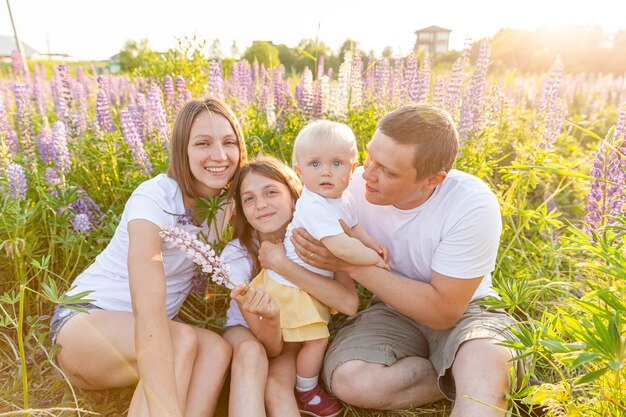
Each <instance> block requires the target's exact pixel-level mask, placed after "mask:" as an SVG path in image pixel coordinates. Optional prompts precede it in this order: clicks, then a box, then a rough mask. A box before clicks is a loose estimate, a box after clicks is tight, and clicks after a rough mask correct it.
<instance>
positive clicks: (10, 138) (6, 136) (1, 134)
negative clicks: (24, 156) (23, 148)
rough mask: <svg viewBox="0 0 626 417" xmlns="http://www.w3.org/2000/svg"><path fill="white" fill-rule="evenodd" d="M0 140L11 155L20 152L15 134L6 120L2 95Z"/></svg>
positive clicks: (0, 103) (0, 99) (0, 100)
mask: <svg viewBox="0 0 626 417" xmlns="http://www.w3.org/2000/svg"><path fill="white" fill-rule="evenodd" d="M0 140H1V141H4V142H5V143H6V145H7V147H8V148H9V150H10V151H11V153H12V154H14V155H15V154H17V153H19V151H20V142H19V140H18V138H17V134H16V133H15V131H14V130H13V129H12V128H11V125H10V124H9V120H8V119H7V112H6V109H5V107H4V100H3V99H2V94H0Z"/></svg>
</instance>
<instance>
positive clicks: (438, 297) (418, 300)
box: [347, 266, 482, 330]
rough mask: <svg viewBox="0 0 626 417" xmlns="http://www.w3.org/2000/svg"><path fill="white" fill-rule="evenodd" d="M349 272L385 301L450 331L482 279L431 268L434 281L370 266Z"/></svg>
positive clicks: (435, 328) (416, 318)
mask: <svg viewBox="0 0 626 417" xmlns="http://www.w3.org/2000/svg"><path fill="white" fill-rule="evenodd" d="M347 272H348V274H349V275H350V277H351V278H352V279H354V280H355V281H357V282H358V283H360V284H361V285H363V286H364V287H365V288H367V289H368V290H369V291H371V292H372V293H373V294H374V295H376V296H378V297H379V298H380V299H381V300H382V301H384V302H385V304H387V305H388V306H390V307H392V308H393V309H395V310H397V311H398V312H400V313H402V314H404V315H406V316H407V317H409V318H411V319H413V320H415V321H416V322H418V323H421V324H424V325H426V326H428V327H430V328H432V329H434V330H447V329H449V328H451V327H452V326H454V325H455V324H456V323H457V322H458V321H459V319H460V318H461V316H462V315H463V312H464V311H465V309H466V308H467V305H468V304H469V302H470V300H471V299H472V296H473V295H474V292H475V291H476V288H478V285H480V282H481V280H482V277H477V278H470V279H464V278H454V277H449V276H446V275H443V274H440V273H438V272H435V271H431V282H430V283H425V282H421V281H416V280H412V279H409V278H406V277H403V276H401V275H397V274H393V273H391V272H389V271H385V270H382V269H380V268H375V267H371V266H366V267H358V266H353V267H348V268H347Z"/></svg>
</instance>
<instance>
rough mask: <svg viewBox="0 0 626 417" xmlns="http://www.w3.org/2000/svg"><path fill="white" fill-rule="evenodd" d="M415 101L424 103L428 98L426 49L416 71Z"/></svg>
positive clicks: (428, 69)
mask: <svg viewBox="0 0 626 417" xmlns="http://www.w3.org/2000/svg"><path fill="white" fill-rule="evenodd" d="M416 81H417V86H416V90H417V96H416V97H415V100H416V102H417V103H425V102H427V101H428V99H429V98H430V54H429V53H428V51H426V52H425V53H424V57H423V58H422V63H421V65H420V67H419V70H418V71H417V79H416Z"/></svg>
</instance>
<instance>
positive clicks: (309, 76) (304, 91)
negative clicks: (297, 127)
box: [296, 67, 313, 120]
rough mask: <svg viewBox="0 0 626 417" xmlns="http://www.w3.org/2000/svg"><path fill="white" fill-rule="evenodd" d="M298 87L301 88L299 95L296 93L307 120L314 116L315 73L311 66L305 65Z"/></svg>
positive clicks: (299, 105)
mask: <svg viewBox="0 0 626 417" xmlns="http://www.w3.org/2000/svg"><path fill="white" fill-rule="evenodd" d="M298 89H299V90H300V92H299V93H300V94H299V97H298V94H296V99H297V100H298V107H299V108H300V109H301V110H302V113H303V114H304V117H305V118H306V120H310V119H311V117H313V73H312V72H311V70H310V69H309V67H304V70H303V71H302V77H301V78H300V85H299V86H298Z"/></svg>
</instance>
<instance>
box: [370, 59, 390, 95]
mask: <svg viewBox="0 0 626 417" xmlns="http://www.w3.org/2000/svg"><path fill="white" fill-rule="evenodd" d="M389 73H390V69H389V61H388V60H387V59H381V60H379V61H378V62H376V66H375V67H374V78H375V85H374V100H375V102H376V103H377V104H382V103H384V102H385V101H386V98H387V91H388V90H387V89H388V86H389Z"/></svg>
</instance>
